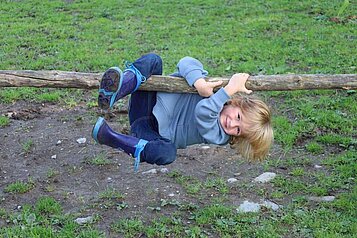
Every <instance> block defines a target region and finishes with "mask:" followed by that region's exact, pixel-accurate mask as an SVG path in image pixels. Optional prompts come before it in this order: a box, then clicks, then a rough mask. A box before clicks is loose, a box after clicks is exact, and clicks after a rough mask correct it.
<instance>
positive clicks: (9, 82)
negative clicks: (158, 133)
mask: <svg viewBox="0 0 357 238" xmlns="http://www.w3.org/2000/svg"><path fill="white" fill-rule="evenodd" d="M101 76H102V74H101V73H79V72H65V71H32V70H0V87H41V88H42V87H43V88H82V89H97V88H98V86H99V80H100V78H101ZM218 80H222V81H223V84H222V86H225V85H226V84H227V83H228V81H229V78H218V77H215V78H207V81H218ZM246 87H247V88H248V89H251V90H253V91H285V90H309V89H357V75H356V74H336V75H323V74H300V75H299V74H286V75H258V76H251V77H249V79H248V81H247V83H246ZM218 88H219V87H218ZM218 88H217V89H218ZM139 90H144V91H164V92H176V93H197V91H196V90H195V89H194V88H192V87H190V86H189V85H188V84H187V83H186V81H185V80H184V79H182V78H177V77H171V76H158V75H153V76H152V77H151V78H150V79H148V81H147V82H146V83H144V84H142V85H141V87H140V88H139Z"/></svg>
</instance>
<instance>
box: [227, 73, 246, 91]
mask: <svg viewBox="0 0 357 238" xmlns="http://www.w3.org/2000/svg"><path fill="white" fill-rule="evenodd" d="M249 76H250V75H249V74H246V73H239V74H234V75H233V76H232V77H231V79H230V80H229V82H228V84H227V85H226V86H225V87H224V89H225V90H226V92H227V94H228V95H229V96H232V95H233V94H235V93H238V92H242V93H246V94H250V93H252V92H253V91H252V90H248V89H247V88H246V87H245V82H247V80H248V78H249Z"/></svg>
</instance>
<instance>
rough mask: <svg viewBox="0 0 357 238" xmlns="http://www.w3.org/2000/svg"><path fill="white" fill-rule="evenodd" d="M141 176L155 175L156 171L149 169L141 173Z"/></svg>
mask: <svg viewBox="0 0 357 238" xmlns="http://www.w3.org/2000/svg"><path fill="white" fill-rule="evenodd" d="M142 174H157V170H156V169H150V170H148V171H145V172H142Z"/></svg>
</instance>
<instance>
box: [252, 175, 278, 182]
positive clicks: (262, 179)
mask: <svg viewBox="0 0 357 238" xmlns="http://www.w3.org/2000/svg"><path fill="white" fill-rule="evenodd" d="M275 176H276V173H271V172H265V173H263V174H261V175H259V176H258V177H256V178H255V179H254V182H259V183H267V182H269V181H271V180H272V179H274V178H275Z"/></svg>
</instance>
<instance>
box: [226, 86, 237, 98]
mask: <svg viewBox="0 0 357 238" xmlns="http://www.w3.org/2000/svg"><path fill="white" fill-rule="evenodd" d="M224 90H225V91H226V93H227V94H228V95H229V96H230V97H232V96H233V94H235V93H236V92H235V91H234V90H233V89H232V88H231V87H229V84H227V85H226V86H225V87H224Z"/></svg>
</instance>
